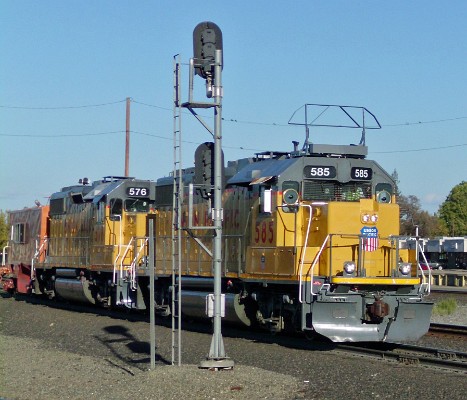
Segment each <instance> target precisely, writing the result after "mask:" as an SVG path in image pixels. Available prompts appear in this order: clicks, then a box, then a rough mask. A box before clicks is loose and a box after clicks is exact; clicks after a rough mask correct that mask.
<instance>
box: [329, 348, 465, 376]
mask: <svg viewBox="0 0 467 400" xmlns="http://www.w3.org/2000/svg"><path fill="white" fill-rule="evenodd" d="M367 345H368V344H367ZM386 346H387V344H386ZM391 347H392V346H391ZM336 350H342V351H344V352H349V353H355V354H360V355H361V354H364V355H368V356H371V357H377V358H381V359H385V360H395V361H397V362H400V363H404V364H408V365H409V364H413V365H424V366H431V367H438V368H446V369H450V370H454V371H456V372H460V373H463V374H467V353H464V352H460V351H451V350H443V349H435V348H430V347H422V346H415V345H408V344H402V343H395V344H394V347H392V348H389V349H380V348H378V346H373V347H372V346H369V347H368V346H367V347H360V346H359V345H353V344H339V345H337V346H336Z"/></svg>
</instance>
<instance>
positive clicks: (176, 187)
mask: <svg viewBox="0 0 467 400" xmlns="http://www.w3.org/2000/svg"><path fill="white" fill-rule="evenodd" d="M180 67H181V64H180V56H179V55H178V54H177V55H176V56H174V70H173V74H174V77H173V78H174V104H173V159H174V164H173V200H172V201H173V202H172V206H173V207H172V210H173V211H172V305H171V311H172V365H175V364H178V365H181V307H182V303H181V271H182V260H181V248H182V229H181V216H182V202H183V178H182V120H181V101H180V100H181V93H180V75H181V71H180Z"/></svg>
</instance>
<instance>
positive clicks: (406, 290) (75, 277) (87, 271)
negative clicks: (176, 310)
mask: <svg viewBox="0 0 467 400" xmlns="http://www.w3.org/2000/svg"><path fill="white" fill-rule="evenodd" d="M210 149H212V145H211V144H209V143H206V144H203V145H201V146H200V148H199V149H198V151H197V154H196V155H195V166H194V167H192V168H187V169H185V170H183V176H182V182H183V186H184V188H185V190H184V191H183V198H182V201H181V203H182V205H181V208H180V210H181V213H182V215H181V226H179V227H176V228H178V229H179V230H180V233H181V235H180V236H179V237H180V238H181V240H180V242H178V240H179V239H175V236H174V231H173V229H174V209H173V208H174V207H173V204H174V203H173V194H174V177H173V176H169V177H165V178H160V179H158V180H157V181H156V182H152V181H145V180H138V179H134V178H127V177H106V178H104V179H103V180H100V181H96V182H93V183H92V184H89V183H88V182H87V181H86V180H83V181H82V182H81V183H80V184H79V185H74V186H69V187H65V188H63V189H62V190H61V191H59V192H57V193H54V194H53V195H52V196H51V198H50V207H49V206H47V207H44V208H41V209H43V210H44V212H45V213H48V218H47V219H46V218H42V219H41V221H42V222H41V223H42V225H46V226H45V227H44V226H35V225H34V226H35V228H34V232H36V233H37V234H39V233H40V235H43V237H35V236H34V235H33V234H26V233H25V232H28V231H30V232H32V230H30V229H29V228H28V221H27V215H29V214H31V212H30V211H27V210H25V211H23V212H21V210H20V211H16V212H14V213H12V215H14V221H16V222H15V224H13V225H14V226H13V225H12V232H13V231H14V230H15V229H19V228H21V227H20V226H19V225H20V224H19V223H17V222H18V221H20V220H21V221H22V224H23V225H24V226H23V227H22V232H23V235H19V234H15V235H12V244H13V242H14V246H12V250H14V252H18V254H23V253H24V251H22V252H21V251H20V250H21V246H24V249H26V247H27V248H28V249H29V252H30V254H23V256H24V257H23V258H24V260H26V261H18V263H20V264H21V268H18V266H15V265H11V266H10V268H9V271H10V272H11V273H10V274H9V275H8V280H5V282H8V284H9V285H10V286H9V287H10V289H11V284H12V282H14V281H15V280H17V281H18V282H22V284H21V285H18V286H17V288H16V290H18V291H22V292H27V291H33V292H34V293H36V294H44V295H48V296H49V297H55V296H56V297H57V298H62V299H66V300H71V301H82V302H89V303H92V304H101V305H104V306H111V305H123V306H126V307H128V308H135V309H147V308H149V299H150V293H149V287H150V276H151V274H150V272H151V271H150V269H149V265H150V263H148V260H149V259H150V258H151V256H153V259H154V263H155V264H154V265H155V277H156V279H155V297H154V298H155V303H156V304H155V305H156V310H157V312H158V313H159V314H162V315H168V314H170V313H171V312H172V309H171V308H172V306H173V304H174V303H173V302H172V299H173V295H174V293H175V291H177V290H181V292H180V293H181V310H182V314H184V315H187V316H192V317H202V316H205V307H206V297H207V296H208V295H209V293H212V291H213V284H214V276H213V262H212V254H211V252H210V249H211V242H212V240H213V235H214V233H213V232H214V230H213V229H211V228H212V216H211V212H212V196H211V189H212V188H211V186H210V181H209V179H210V178H209V171H208V170H207V168H208V167H207V166H209V165H210V163H209V162H206V160H207V159H209V157H212V154H211V153H210ZM366 155H367V148H366V146H364V145H358V146H353V145H349V146H341V145H317V144H308V143H306V145H305V146H304V147H303V149H301V150H299V149H298V148H297V145H295V148H294V149H293V150H292V151H290V152H262V153H258V154H256V155H255V156H254V157H251V158H245V159H240V160H236V161H230V162H228V164H227V166H226V167H225V168H224V184H223V192H222V212H223V218H222V220H223V222H222V225H223V226H222V278H221V280H222V292H223V295H224V299H225V305H224V307H225V310H224V311H223V313H224V320H228V321H235V322H241V323H243V324H245V325H247V326H260V327H264V328H267V329H269V330H271V331H275V332H277V331H281V330H299V331H307V332H310V333H318V334H321V335H323V336H326V337H328V338H330V339H331V340H333V341H336V342H341V341H400V340H416V339H418V338H419V337H421V336H422V335H423V334H425V333H426V332H427V330H428V327H429V323H430V317H431V310H432V303H430V302H427V301H425V300H424V296H425V295H426V294H428V293H429V286H428V285H429V282H428V281H427V282H425V281H423V279H424V277H422V278H421V277H419V276H418V274H417V268H418V264H417V261H418V260H417V257H416V252H414V251H412V252H411V253H409V250H407V249H404V246H403V243H404V242H403V240H402V238H400V237H399V236H398V233H399V207H398V205H397V204H396V196H395V186H394V182H393V180H392V178H391V177H390V175H388V174H387V173H386V172H385V171H384V170H383V169H382V168H381V167H380V166H379V165H378V164H377V163H376V162H375V161H371V160H367V159H366ZM23 217H24V218H23ZM22 218H23V219H24V221H23V219H22ZM150 219H152V220H153V221H154V232H152V234H151V235H150V232H149V231H148V226H149V220H150ZM36 225H37V224H36ZM44 232H45V234H44ZM149 237H154V245H155V246H154V249H155V251H154V254H153V255H151V254H149V250H148V249H149V246H148V241H149ZM17 238H22V239H21V240H22V242H15V240H16V239H17ZM28 241H31V242H34V241H35V243H37V244H36V246H35V247H34V246H32V245H31V243H27V242H28ZM174 245H180V247H179V248H180V253H178V254H177V255H176V256H177V257H179V259H180V265H181V271H180V276H181V278H180V280H178V281H174V270H173V266H174V263H173V261H174V260H173V258H174V257H175V254H176V253H175V252H174ZM39 246H40V248H39ZM24 249H23V250H24ZM14 252H13V253H12V258H11V260H15V259H16V258H15V256H14ZM18 260H19V259H18ZM28 260H31V262H29V261H28ZM14 262H15V263H16V261H14ZM25 264H28V265H27V266H26V268H24V267H25ZM14 271H17V273H18V276H15V275H14V274H15V272H14ZM21 271H26V272H21ZM20 275H21V276H20ZM25 282H30V283H25ZM174 282H176V283H175V284H174Z"/></svg>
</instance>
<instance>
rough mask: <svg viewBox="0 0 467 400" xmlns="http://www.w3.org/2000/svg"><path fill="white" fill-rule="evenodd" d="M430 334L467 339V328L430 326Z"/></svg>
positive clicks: (448, 325)
mask: <svg viewBox="0 0 467 400" xmlns="http://www.w3.org/2000/svg"><path fill="white" fill-rule="evenodd" d="M428 332H429V333H441V334H446V335H452V336H464V337H467V326H464V325H451V324H430V330H429V331H428Z"/></svg>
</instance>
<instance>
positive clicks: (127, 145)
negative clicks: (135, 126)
mask: <svg viewBox="0 0 467 400" xmlns="http://www.w3.org/2000/svg"><path fill="white" fill-rule="evenodd" d="M130 101H131V99H130V98H129V97H127V98H126V139H125V176H130Z"/></svg>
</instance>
